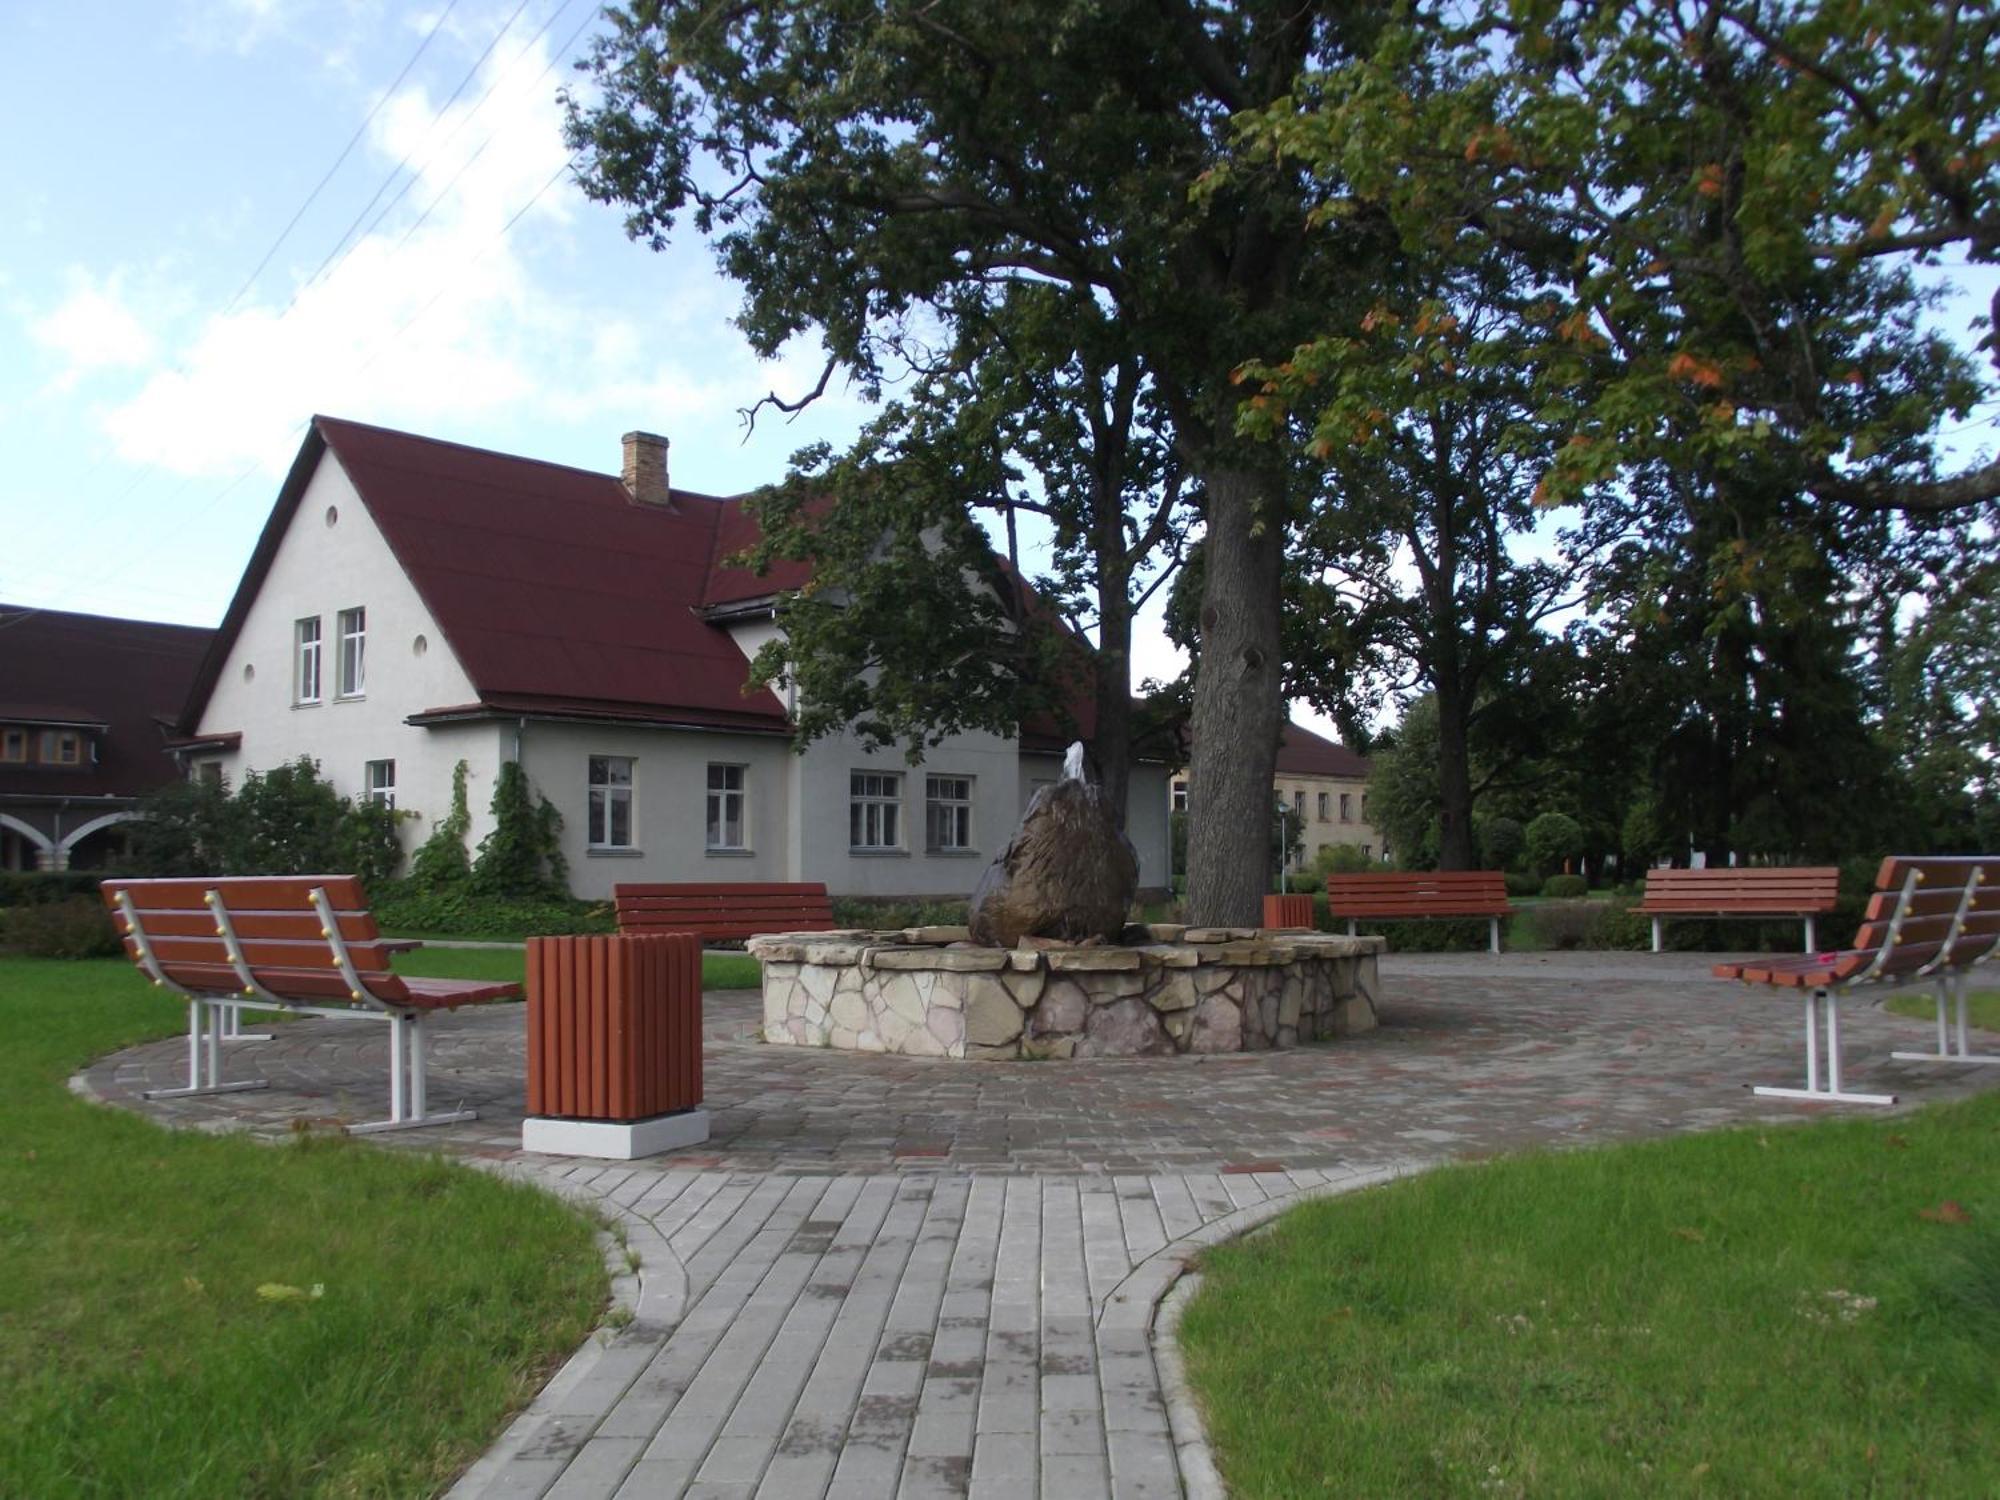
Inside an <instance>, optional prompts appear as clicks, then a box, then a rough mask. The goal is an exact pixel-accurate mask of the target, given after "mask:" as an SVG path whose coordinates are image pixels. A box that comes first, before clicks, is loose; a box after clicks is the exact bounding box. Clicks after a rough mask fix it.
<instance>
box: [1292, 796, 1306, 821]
mask: <svg viewBox="0 0 2000 1500" xmlns="http://www.w3.org/2000/svg"><path fill="white" fill-rule="evenodd" d="M1292 813H1293V816H1295V817H1296V818H1297V819H1298V820H1299V821H1300V822H1301V823H1303V822H1305V820H1306V794H1305V793H1304V792H1300V791H1294V792H1293V793H1292Z"/></svg>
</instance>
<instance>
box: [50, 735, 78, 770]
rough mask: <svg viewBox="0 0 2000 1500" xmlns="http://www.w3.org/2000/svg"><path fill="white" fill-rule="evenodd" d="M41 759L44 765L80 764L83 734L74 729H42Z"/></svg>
mask: <svg viewBox="0 0 2000 1500" xmlns="http://www.w3.org/2000/svg"><path fill="white" fill-rule="evenodd" d="M41 760H42V764H43V765H45V766H74V765H81V764H82V763H83V736H82V735H80V734H78V733H77V732H76V731H75V730H74V729H44V730H43V731H42V753H41Z"/></svg>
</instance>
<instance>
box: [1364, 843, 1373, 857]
mask: <svg viewBox="0 0 2000 1500" xmlns="http://www.w3.org/2000/svg"><path fill="white" fill-rule="evenodd" d="M1361 857H1362V858H1363V859H1373V858H1374V857H1375V846H1374V845H1373V844H1363V845H1362V846H1361Z"/></svg>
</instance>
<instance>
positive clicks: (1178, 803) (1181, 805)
mask: <svg viewBox="0 0 2000 1500" xmlns="http://www.w3.org/2000/svg"><path fill="white" fill-rule="evenodd" d="M1174 811H1175V812H1186V811H1187V783H1186V782H1185V781H1176V782H1175V783H1174Z"/></svg>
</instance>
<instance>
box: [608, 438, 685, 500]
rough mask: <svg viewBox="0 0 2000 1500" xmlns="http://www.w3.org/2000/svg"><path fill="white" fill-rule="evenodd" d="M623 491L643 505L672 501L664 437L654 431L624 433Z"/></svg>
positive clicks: (672, 495)
mask: <svg viewBox="0 0 2000 1500" xmlns="http://www.w3.org/2000/svg"><path fill="white" fill-rule="evenodd" d="M620 477H621V478H622V479H623V480H624V481H625V491H626V493H627V494H629V495H630V496H631V497H632V498H633V499H634V500H637V501H640V502H641V503H642V504H646V505H672V504H673V500H674V492H673V490H672V489H671V488H670V487H669V486H668V484H667V440H666V439H665V438H663V437H661V436H660V435H659V434H658V433H654V432H628V433H626V434H625V468H624V472H623V474H622V475H621V476H620Z"/></svg>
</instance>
